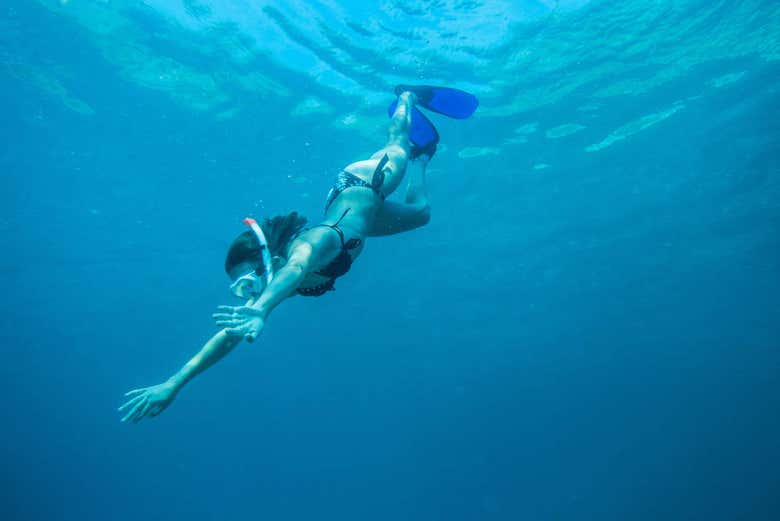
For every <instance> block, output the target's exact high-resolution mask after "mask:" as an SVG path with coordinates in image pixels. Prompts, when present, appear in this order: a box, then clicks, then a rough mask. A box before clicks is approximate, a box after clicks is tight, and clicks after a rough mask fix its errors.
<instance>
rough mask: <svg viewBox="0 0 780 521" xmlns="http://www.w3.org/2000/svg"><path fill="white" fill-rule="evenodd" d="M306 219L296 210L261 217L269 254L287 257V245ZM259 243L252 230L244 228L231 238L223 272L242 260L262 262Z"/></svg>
mask: <svg viewBox="0 0 780 521" xmlns="http://www.w3.org/2000/svg"><path fill="white" fill-rule="evenodd" d="M307 222H308V220H307V219H306V217H303V216H302V215H298V212H291V213H289V214H287V215H277V216H276V217H271V218H266V219H263V223H262V224H261V225H260V228H262V229H263V233H264V234H265V238H266V240H267V241H268V249H269V250H270V253H271V256H272V257H273V256H276V255H278V256H280V257H287V247H288V246H289V244H290V242H291V241H292V240H293V239H294V238H295V236H296V235H298V234H299V233H300V231H301V230H302V229H303V227H304V226H306V223H307ZM260 253H261V249H260V243H259V242H258V240H257V237H256V236H255V234H254V232H253V231H252V230H246V231H244V232H242V233H240V234H239V235H238V237H236V238H235V239H234V240H233V243H232V244H231V245H230V248H228V252H227V257H226V258H225V272H226V273H227V274H228V275H229V274H230V272H231V271H232V270H233V268H235V267H236V266H238V265H239V264H241V263H242V262H249V263H258V262H260V263H262V261H261V257H260Z"/></svg>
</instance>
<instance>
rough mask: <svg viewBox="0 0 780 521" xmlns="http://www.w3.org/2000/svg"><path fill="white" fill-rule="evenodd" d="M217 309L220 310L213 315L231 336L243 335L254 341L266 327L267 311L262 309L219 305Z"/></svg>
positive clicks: (246, 338)
mask: <svg viewBox="0 0 780 521" xmlns="http://www.w3.org/2000/svg"><path fill="white" fill-rule="evenodd" d="M217 309H218V310H219V312H218V313H214V314H213V315H212V316H213V317H214V320H215V321H216V322H217V325H218V326H219V327H224V328H225V333H226V334H228V335H230V336H242V337H244V339H245V340H246V341H247V342H252V341H254V339H255V338H257V335H259V334H260V333H261V332H262V331H263V328H264V327H265V313H264V312H263V311H262V310H260V309H257V308H253V307H251V306H219V307H218V308H217Z"/></svg>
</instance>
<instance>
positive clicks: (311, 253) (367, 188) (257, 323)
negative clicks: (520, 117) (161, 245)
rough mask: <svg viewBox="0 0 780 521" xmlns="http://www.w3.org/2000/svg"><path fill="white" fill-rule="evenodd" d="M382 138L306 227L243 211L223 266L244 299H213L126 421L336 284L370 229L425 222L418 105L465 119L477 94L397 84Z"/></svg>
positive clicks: (154, 408) (423, 128) (161, 403)
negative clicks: (201, 329)
mask: <svg viewBox="0 0 780 521" xmlns="http://www.w3.org/2000/svg"><path fill="white" fill-rule="evenodd" d="M395 92H396V95H397V96H398V99H397V100H396V101H394V102H393V103H392V104H391V105H390V108H389V110H388V112H389V113H390V114H391V120H390V128H389V132H388V140H387V144H386V145H385V146H384V147H383V148H382V149H381V150H379V151H378V152H376V153H375V154H373V155H372V156H371V157H370V158H369V159H366V160H364V161H357V162H355V163H352V164H350V165H349V166H347V167H346V168H345V169H344V170H343V171H342V172H341V173H340V174H339V175H338V178H337V180H336V183H335V184H334V186H333V188H331V190H330V192H329V193H328V197H327V200H326V203H325V218H324V219H323V221H322V222H321V223H319V224H317V225H314V226H312V227H309V228H305V225H306V219H305V218H303V217H301V216H299V215H298V214H297V213H296V212H292V213H290V214H289V215H285V216H277V217H273V218H270V219H265V220H264V221H263V223H262V224H258V223H257V222H256V221H255V220H254V219H245V220H244V223H245V224H246V225H247V226H248V227H249V230H246V231H244V232H243V233H241V234H240V235H239V236H238V237H236V239H235V240H234V241H233V243H232V244H231V246H230V248H229V249H228V253H227V258H226V260H225V271H226V272H227V274H228V276H229V277H230V279H231V280H232V284H231V285H230V289H231V291H232V292H233V293H234V294H235V295H237V296H239V297H242V298H246V299H248V302H247V303H246V304H245V305H244V306H238V307H234V306H220V307H219V308H218V312H217V313H215V314H214V315H213V316H214V319H215V320H216V323H217V325H218V326H220V327H222V328H223V329H222V330H221V331H219V332H218V333H217V334H215V335H214V336H213V337H212V338H211V339H209V340H208V341H207V342H206V344H205V345H204V346H203V348H201V350H200V351H199V352H198V353H197V354H196V355H195V356H194V357H193V358H192V359H191V360H190V361H188V362H187V363H186V364H185V365H184V367H182V368H181V369H180V370H179V371H178V372H177V373H176V374H174V375H173V376H171V377H170V378H169V379H168V380H166V381H165V382H163V383H161V384H158V385H153V386H151V387H145V388H141V389H134V390H132V391H129V392H128V393H126V394H125V396H127V397H128V400H127V401H126V402H125V403H124V404H123V405H122V406H121V407H119V412H120V413H124V416H123V417H122V420H121V421H123V422H126V421H133V422H136V423H137V422H139V421H140V420H142V419H143V418H145V417H147V416H157V415H158V414H160V413H161V412H162V411H164V410H165V409H166V408H167V407H168V406H169V405H170V404H171V403H172V402H173V400H174V399H175V398H176V395H177V394H178V393H179V391H180V390H181V389H182V387H184V385H186V384H187V383H188V382H189V381H190V380H192V379H193V378H194V377H195V376H197V375H198V374H200V373H202V372H203V371H205V370H206V369H208V368H209V367H211V366H212V365H214V364H215V363H216V362H217V361H219V360H220V359H222V358H223V357H224V356H225V355H226V354H228V353H229V352H230V351H231V350H232V349H233V348H234V347H235V346H236V345H238V343H239V342H241V340H242V339H246V340H247V341H249V342H252V341H253V340H254V339H255V338H257V336H258V335H259V334H260V333H261V331H262V330H263V328H264V327H265V322H266V320H267V318H268V315H269V314H270V313H271V311H273V310H274V309H275V308H276V306H278V305H279V304H280V303H281V302H282V301H284V300H285V299H287V298H290V297H292V296H295V295H303V296H314V297H316V296H321V295H323V294H325V293H327V292H328V291H330V290H332V289H333V288H334V284H335V281H336V279H337V278H339V277H341V276H343V275H345V274H346V273H347V272H348V271H349V269H350V266H351V265H352V263H353V262H354V261H355V259H356V258H357V257H358V256H359V255H360V253H361V252H362V250H363V246H364V243H365V239H366V238H367V237H378V236H382V235H392V234H397V233H401V232H405V231H408V230H413V229H415V228H418V227H420V226H423V225H425V224H426V223H427V222H428V220H429V219H430V207H429V205H428V200H427V196H426V190H425V168H426V166H427V163H428V161H429V160H430V159H431V157H432V156H433V154H434V152H435V151H436V144H437V143H438V141H439V135H438V133H437V131H436V129H435V127H434V126H433V124H432V123H431V122H430V121H429V120H428V118H426V117H425V115H424V114H423V113H422V112H420V111H419V110H418V109H417V107H416V106H417V105H419V106H421V107H423V108H426V109H428V110H432V111H434V112H438V113H440V114H444V115H446V116H450V117H453V118H457V119H463V118H466V117H469V116H470V115H471V114H473V113H474V111H475V110H476V108H477V105H478V101H477V99H476V98H475V97H474V96H473V95H471V94H468V93H466V92H463V91H460V90H457V89H450V88H446V87H427V86H398V87H397V88H396V90H395ZM409 160H417V161H418V162H419V163H420V164H421V168H420V170H419V172H418V173H416V175H415V176H414V177H413V178H412V179H411V180H410V183H409V187H408V189H407V192H406V200H405V203H395V202H390V201H385V199H386V198H387V197H388V196H389V195H390V194H392V193H393V191H395V189H396V188H398V186H399V185H400V184H401V181H402V180H403V177H404V174H405V172H406V166H407V163H408V162H409Z"/></svg>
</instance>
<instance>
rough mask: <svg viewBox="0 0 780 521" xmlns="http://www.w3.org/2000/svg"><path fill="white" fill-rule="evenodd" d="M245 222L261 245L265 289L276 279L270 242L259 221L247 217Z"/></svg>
mask: <svg viewBox="0 0 780 521" xmlns="http://www.w3.org/2000/svg"><path fill="white" fill-rule="evenodd" d="M243 222H244V224H246V225H247V226H248V227H249V228H250V229H251V230H252V231H253V232H254V233H255V236H256V237H257V242H259V243H260V257H261V258H262V260H263V268H265V287H266V288H267V287H268V285H269V284H271V280H272V279H273V278H274V272H273V264H272V263H271V250H270V249H269V247H268V240H266V238H265V234H264V233H263V229H262V228H260V225H259V224H257V221H255V220H254V219H252V218H251V217H247V218H246V219H244V221H243Z"/></svg>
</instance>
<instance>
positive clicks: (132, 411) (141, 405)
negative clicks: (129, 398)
mask: <svg viewBox="0 0 780 521" xmlns="http://www.w3.org/2000/svg"><path fill="white" fill-rule="evenodd" d="M145 403H146V397H143V399H142V400H141V401H139V402H138V403H137V404H135V407H133V408H132V410H131V411H130V412H129V413H127V414H126V415H125V417H124V418H122V419H121V420H120V421H121V422H123V423H124V422H126V421H127V420H129V419H130V418H132V417H133V416H135V413H136V412H138V410H139V409H140V408H141V407H143V406H144V404H145Z"/></svg>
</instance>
